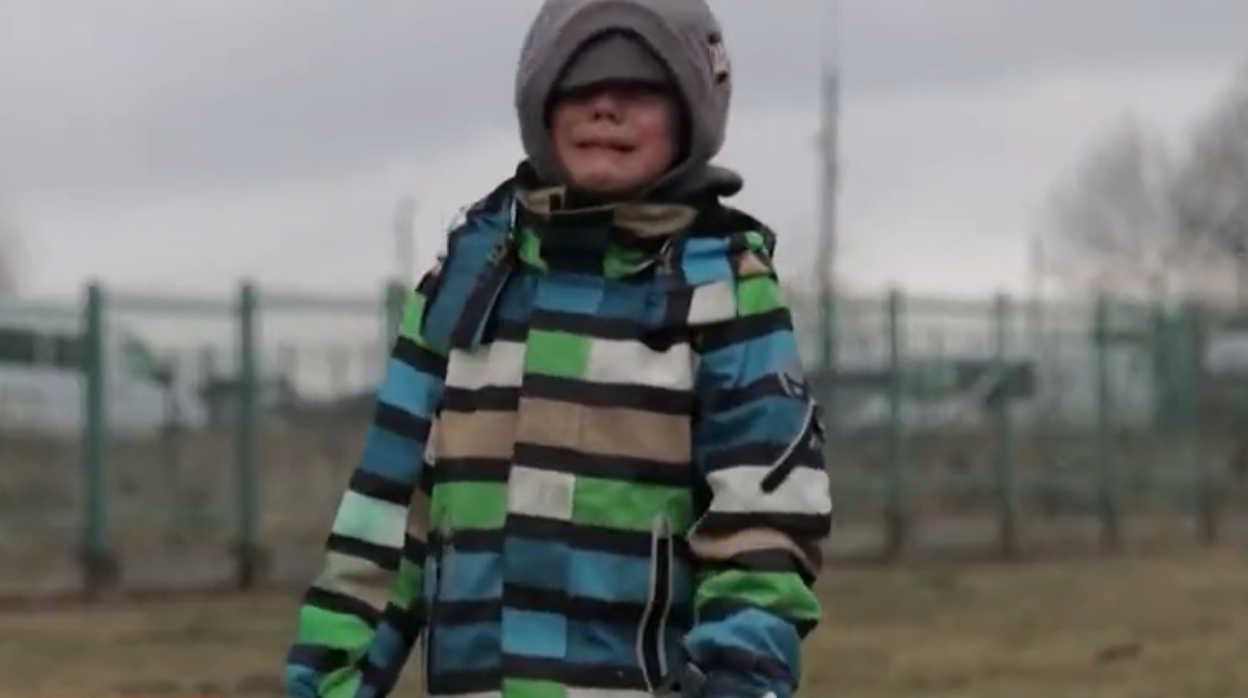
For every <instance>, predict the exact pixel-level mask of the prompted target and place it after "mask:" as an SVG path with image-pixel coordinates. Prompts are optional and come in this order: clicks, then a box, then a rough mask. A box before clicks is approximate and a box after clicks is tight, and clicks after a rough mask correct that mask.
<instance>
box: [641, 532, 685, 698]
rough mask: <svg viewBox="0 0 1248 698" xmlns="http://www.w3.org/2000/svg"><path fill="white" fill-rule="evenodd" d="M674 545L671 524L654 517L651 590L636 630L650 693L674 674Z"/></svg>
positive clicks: (651, 542) (643, 673)
mask: <svg viewBox="0 0 1248 698" xmlns="http://www.w3.org/2000/svg"><path fill="white" fill-rule="evenodd" d="M675 545H676V538H675V536H674V535H673V532H672V524H671V521H670V520H669V519H668V518H667V517H666V516H665V515H662V514H660V515H659V516H657V517H655V520H654V526H653V528H652V530H651V534H650V589H649V593H648V594H647V595H646V607H645V610H644V611H643V612H642V614H641V622H640V623H639V626H638V629H637V663H638V665H639V666H640V667H641V671H642V675H643V676H644V677H645V680H646V686H647V687H648V688H649V690H650V691H651V692H654V691H657V690H658V689H659V688H660V687H662V686H663V684H664V682H665V681H666V680H667V678H668V676H669V675H670V671H671V668H670V667H669V666H668V661H667V647H668V642H667V631H668V621H669V616H670V615H671V612H672V603H673V590H672V581H673V566H674V565H675V564H676V550H675Z"/></svg>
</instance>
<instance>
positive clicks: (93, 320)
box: [78, 282, 120, 598]
mask: <svg viewBox="0 0 1248 698" xmlns="http://www.w3.org/2000/svg"><path fill="white" fill-rule="evenodd" d="M104 303H105V301H104V290H103V288H101V286H100V284H98V283H95V282H92V283H91V284H90V285H88V286H87V290H86V297H85V299H84V302H83V309H82V313H83V322H82V325H83V333H82V338H83V342H82V359H81V361H82V365H81V371H82V374H81V375H82V385H83V391H82V394H83V403H82V450H81V451H80V453H81V458H82V489H83V492H82V502H83V512H82V530H81V533H80V542H79V547H80V550H79V559H78V564H79V569H80V572H81V576H82V580H81V581H82V588H83V593H84V595H85V596H87V598H94V597H96V596H98V595H99V594H100V593H101V592H103V591H105V590H106V589H107V588H109V587H111V586H113V585H114V584H116V582H117V579H118V577H119V576H120V564H119V562H118V560H117V559H116V557H115V556H114V555H113V553H112V551H111V550H110V548H109V540H108V539H109V531H108V496H109V483H108V411H107V405H108V400H107V390H108V387H107V386H108V384H107V381H106V376H105V374H104V366H105V357H104V351H105V348H104V310H105V307H104Z"/></svg>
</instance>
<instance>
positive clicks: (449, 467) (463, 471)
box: [429, 458, 511, 486]
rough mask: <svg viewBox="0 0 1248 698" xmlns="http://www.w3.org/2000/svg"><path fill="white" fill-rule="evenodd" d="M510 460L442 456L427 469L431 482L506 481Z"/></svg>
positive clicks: (440, 483)
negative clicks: (435, 463)
mask: <svg viewBox="0 0 1248 698" xmlns="http://www.w3.org/2000/svg"><path fill="white" fill-rule="evenodd" d="M510 475H511V461H509V460H506V459H501V458H443V459H440V460H439V461H438V463H437V465H436V466H434V467H433V468H432V469H430V471H429V476H430V479H432V480H433V484H434V485H435V486H436V485H442V484H446V483H450V482H507V478H508V477H509V476H510Z"/></svg>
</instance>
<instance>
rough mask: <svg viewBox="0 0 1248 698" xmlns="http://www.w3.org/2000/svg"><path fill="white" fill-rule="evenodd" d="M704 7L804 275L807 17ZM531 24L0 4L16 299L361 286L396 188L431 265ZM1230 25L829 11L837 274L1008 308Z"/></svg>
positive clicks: (492, 131) (1209, 69) (1140, 11)
mask: <svg viewBox="0 0 1248 698" xmlns="http://www.w3.org/2000/svg"><path fill="white" fill-rule="evenodd" d="M714 1H715V6H716V8H717V9H718V11H719V13H720V16H721V19H722V21H723V23H724V25H725V28H726V34H727V39H728V45H729V50H730V52H731V55H732V58H733V60H734V66H735V68H736V70H737V95H738V96H737V100H736V104H735V113H734V116H733V122H732V130H731V134H730V137H729V146H728V148H727V149H726V151H725V152H724V154H723V156H722V158H721V161H722V163H723V164H726V165H729V166H732V167H735V168H737V169H739V170H740V171H742V172H743V174H744V175H745V177H746V190H745V192H744V193H743V194H742V196H741V197H740V204H741V205H742V206H744V207H746V208H748V209H751V210H752V211H753V212H755V213H756V214H757V215H759V216H760V217H762V218H764V219H766V220H768V221H770V222H771V224H772V225H773V226H774V227H776V228H777V229H778V230H779V231H780V233H781V236H782V242H781V252H780V262H781V264H782V265H783V267H784V268H785V269H786V270H787V271H788V272H789V274H790V275H791V276H797V275H800V274H805V273H809V272H808V268H807V267H808V266H809V264H808V262H807V261H806V260H808V259H809V257H810V252H811V250H812V248H813V239H814V234H815V230H816V227H817V226H816V203H815V202H816V199H817V195H818V190H819V180H818V176H817V171H818V170H817V159H816V152H815V150H814V138H815V133H816V131H817V128H818V76H819V66H820V57H821V54H822V53H823V52H824V51H825V49H826V48H828V47H829V46H830V44H831V41H830V39H829V37H830V36H831V35H832V32H831V31H827V30H826V29H825V27H826V25H827V23H826V22H824V21H822V18H823V16H824V15H825V14H826V10H825V9H824V8H823V5H825V4H826V3H822V2H816V1H815V0H772V1H771V2H767V3H763V2H760V1H758V0H714ZM537 4H538V3H537V0H471V2H467V1H465V0H457V1H453V0H419V1H417V0H367V1H366V2H348V1H347V0H212V1H211V2H169V1H168V0H2V1H0V206H3V209H4V211H5V215H6V216H7V217H8V218H9V219H10V220H11V222H12V223H13V224H15V225H16V227H17V228H18V229H19V230H20V231H21V234H22V241H21V242H22V244H21V257H20V259H21V267H22V271H23V278H24V281H25V283H26V285H27V288H28V289H29V291H30V292H31V293H32V294H40V295H44V294H57V295H60V294H67V293H73V292H74V291H75V290H76V289H78V288H79V287H80V285H81V284H82V282H83V280H84V279H85V278H88V277H97V278H102V279H104V280H106V281H108V282H112V283H116V284H120V285H125V286H126V287H130V288H169V289H173V288H177V289H182V290H188V291H190V290H195V291H201V290H222V291H224V290H225V289H227V288H229V287H230V286H231V285H232V284H234V283H235V282H236V280H237V279H238V278H239V277H242V276H251V277H254V278H256V279H259V280H261V281H262V282H264V283H267V284H270V285H279V286H282V287H287V288H317V289H320V290H331V289H343V290H347V289H375V288H377V287H378V285H379V284H380V279H381V277H382V276H383V275H385V274H387V273H390V272H391V270H392V269H393V268H394V266H395V261H394V259H395V255H394V254H393V242H392V235H391V219H392V216H393V211H394V207H395V203H396V201H397V200H398V199H399V198H400V197H401V196H403V195H405V194H413V195H415V196H416V197H417V198H418V201H419V210H418V213H417V227H418V230H419V231H420V238H419V239H420V249H419V257H420V259H421V260H422V263H423V262H425V261H428V260H430V259H431V258H432V257H433V255H435V254H436V252H437V248H438V245H439V241H438V239H439V237H440V235H441V231H442V229H443V228H444V226H445V224H446V222H447V221H448V220H449V219H450V218H451V217H452V215H453V214H454V212H455V210H456V209H457V208H458V207H459V206H461V205H463V204H466V203H468V202H470V201H472V200H474V199H475V198H476V197H478V196H480V195H481V194H483V193H485V192H486V191H487V190H488V189H489V188H491V187H492V186H493V185H494V184H496V183H497V182H498V181H500V180H501V179H502V178H504V177H506V176H507V175H508V174H509V173H510V170H511V168H512V167H513V166H514V163H515V162H516V160H517V159H518V158H519V157H520V150H519V144H518V140H517V138H516V136H515V133H514V126H513V113H512V110H511V80H512V71H513V70H514V65H515V59H516V55H517V52H518V49H519V42H520V39H521V36H522V34H523V31H524V25H525V23H526V21H527V20H528V18H529V17H530V16H531V15H532V13H533V12H534V10H535V8H536V6H537ZM780 7H783V8H785V10H784V11H783V12H780V11H779V8H780ZM1246 26H1248V2H1243V1H1242V0H1182V1H1180V0H843V7H842V9H841V12H840V22H839V35H840V36H841V37H842V38H841V41H840V44H841V45H840V50H839V53H840V55H841V58H842V63H843V74H844V93H843V121H842V137H843V141H842V142H843V146H842V147H843V174H844V178H845V179H844V184H843V188H842V194H843V196H842V199H841V215H840V220H841V229H842V235H843V244H842V252H843V256H842V259H841V264H842V269H843V271H844V274H845V277H846V278H847V279H848V280H849V282H850V283H852V284H854V285H856V286H858V287H860V288H870V289H873V288H878V287H881V286H884V285H888V284H892V283H897V284H901V285H904V286H906V287H909V288H912V289H915V290H917V291H924V292H941V293H957V294H971V293H986V292H990V291H992V290H995V289H999V288H1006V289H1022V288H1023V286H1024V279H1025V269H1026V268H1027V267H1026V253H1027V248H1028V245H1027V239H1028V235H1029V234H1031V233H1032V231H1033V230H1034V229H1035V227H1036V224H1037V219H1038V217H1039V213H1040V211H1041V207H1042V205H1043V202H1044V199H1045V196H1046V193H1047V191H1048V190H1049V188H1050V187H1051V185H1052V184H1053V182H1054V181H1055V180H1056V179H1057V178H1058V177H1060V176H1061V173H1062V172H1063V170H1065V169H1068V168H1069V167H1070V166H1071V164H1072V163H1073V161H1074V160H1075V159H1076V158H1077V157H1078V155H1079V154H1080V152H1081V151H1083V150H1084V149H1085V148H1086V147H1087V146H1088V145H1089V144H1090V143H1091V142H1092V141H1093V140H1095V139H1096V138H1097V137H1098V136H1100V135H1102V134H1103V133H1105V132H1106V131H1107V130H1108V129H1112V128H1113V127H1114V126H1115V124H1116V123H1118V122H1119V121H1120V120H1121V119H1122V118H1123V117H1124V115H1125V114H1127V113H1129V112H1134V113H1137V114H1139V115H1140V116H1141V117H1143V118H1145V119H1147V120H1148V121H1150V122H1152V123H1154V124H1156V125H1157V127H1158V128H1160V129H1162V130H1163V131H1164V132H1165V133H1167V134H1171V135H1176V136H1177V135H1178V134H1181V133H1182V131H1183V130H1184V129H1185V128H1186V127H1187V126H1188V125H1189V124H1190V123H1191V121H1192V119H1193V118H1195V116H1196V115H1198V114H1199V112H1200V111H1201V110H1202V109H1204V108H1205V107H1206V105H1207V104H1208V103H1209V102H1210V100H1211V99H1213V97H1214V95H1215V94H1216V92H1217V90H1218V89H1219V88H1220V87H1221V86H1222V85H1223V84H1224V83H1225V81H1226V80H1227V79H1228V78H1229V76H1230V74H1231V72H1232V71H1233V68H1234V66H1235V65H1236V63H1237V62H1238V61H1239V60H1241V58H1242V57H1243V54H1244V53H1245V52H1248V44H1245V42H1244V40H1243V27H1246Z"/></svg>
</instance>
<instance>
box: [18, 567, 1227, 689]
mask: <svg viewBox="0 0 1248 698" xmlns="http://www.w3.org/2000/svg"><path fill="white" fill-rule="evenodd" d="M820 590H821V594H822V597H823V598H824V600H825V602H826V609H827V621H826V623H825V625H824V627H823V628H822V629H821V630H820V631H818V633H817V634H816V635H814V636H812V638H811V639H810V641H809V643H808V652H807V679H806V682H805V687H804V689H803V695H806V696H811V697H812V698H813V697H820V698H822V697H825V696H826V697H828V698H902V697H905V698H916V697H919V696H923V697H933V698H935V697H938V696H939V697H948V698H954V697H957V698H1033V697H1034V698H1057V697H1060V698H1223V697H1225V698H1232V697H1233V698H1243V696H1248V659H1245V657H1248V553H1244V552H1242V551H1241V552H1235V551H1229V550H1225V551H1219V552H1205V553H1194V552H1193V553H1185V554H1181V555H1170V556H1167V557H1165V558H1137V559H1114V560H1100V561H1098V560H1084V561H1079V562H1067V563H1028V564H1018V565H998V566H979V567H970V566H968V567H947V568H946V567H925V568H921V569H878V570H866V569H862V570H860V569H853V570H836V569H832V570H829V571H828V573H827V575H826V578H825V580H824V582H823V583H822V586H821V589H820ZM294 610H295V600H294V598H293V595H277V594H266V595H263V596H253V597H240V598H236V599H214V600H199V601H191V600H183V601H162V602H152V603H150V604H146V605H140V606H129V607H121V606H115V607H105V608H96V609H93V610H87V611H81V610H80V611H45V612H28V613H20V614H16V615H10V616H0V627H3V629H4V632H3V633H0V668H2V670H0V698H17V697H19V696H21V697H26V696H59V697H61V698H71V697H78V696H80V697H83V698H85V697H86V696H102V695H119V694H123V693H125V694H131V695H135V694H140V695H180V696H190V695H205V694H215V695H229V696H239V697H240V698H242V697H244V696H272V695H279V694H278V688H279V686H278V681H277V678H276V677H277V675H278V673H279V668H280V664H281V660H282V654H283V652H284V650H285V646H286V644H287V642H288V641H289V639H290V636H291V632H292V626H291V621H292V619H293V618H294ZM416 674H417V672H416V671H415V670H414V668H413V671H411V672H410V675H409V676H407V677H406V679H405V683H408V684H410V685H411V686H412V688H411V690H409V691H399V692H397V695H400V696H401V695H411V696H417V695H419V694H420V693H419V691H418V690H416V689H415V682H416V679H417V677H416V676H415V675H416Z"/></svg>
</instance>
